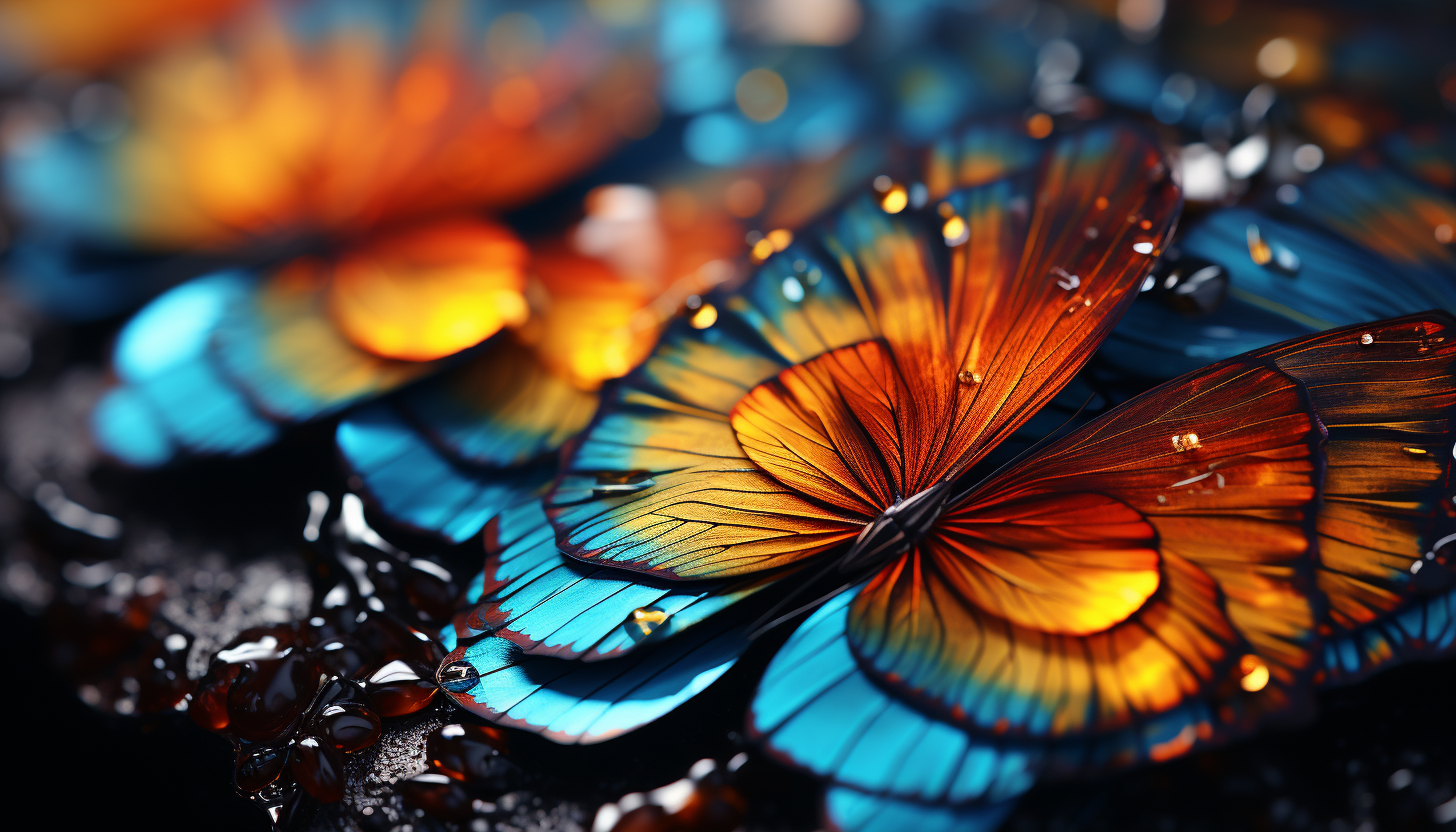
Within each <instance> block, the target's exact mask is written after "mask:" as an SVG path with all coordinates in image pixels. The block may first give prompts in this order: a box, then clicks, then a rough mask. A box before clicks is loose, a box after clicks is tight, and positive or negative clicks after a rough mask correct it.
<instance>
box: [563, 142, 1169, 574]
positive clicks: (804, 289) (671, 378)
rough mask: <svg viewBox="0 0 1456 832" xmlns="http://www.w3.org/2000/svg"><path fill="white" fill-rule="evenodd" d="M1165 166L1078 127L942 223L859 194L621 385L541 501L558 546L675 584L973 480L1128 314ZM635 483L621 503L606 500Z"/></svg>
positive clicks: (1153, 246) (1148, 247) (1156, 226)
mask: <svg viewBox="0 0 1456 832" xmlns="http://www.w3.org/2000/svg"><path fill="white" fill-rule="evenodd" d="M1163 164H1164V163H1163V162H1162V160H1161V156H1160V154H1159V153H1158V152H1157V149H1156V148H1155V147H1154V146H1152V145H1151V144H1150V143H1148V142H1147V141H1145V140H1144V139H1143V138H1141V137H1140V136H1139V135H1138V134H1135V133H1130V132H1127V131H1121V130H1104V131H1095V132H1091V133H1088V134H1085V135H1082V136H1078V137H1074V138H1068V139H1065V140H1063V141H1062V142H1061V143H1060V144H1059V145H1057V147H1056V149H1055V150H1054V151H1053V152H1051V153H1049V154H1048V156H1047V158H1046V160H1045V161H1044V162H1043V164H1042V165H1041V167H1040V168H1039V170H1038V171H1037V172H1036V173H1035V174H1028V175H1027V176H1026V177H1024V178H1022V179H1019V180H1015V181H1003V182H998V183H995V184H992V185H989V186H986V187H985V188H980V189H973V190H969V191H963V192H958V193H956V194H953V195H952V196H951V197H950V198H949V199H947V200H946V201H945V203H944V204H945V207H944V209H935V210H926V211H924V212H920V213H915V212H904V211H903V210H901V209H902V208H903V206H900V207H898V208H896V206H889V207H891V208H896V213H886V210H887V208H886V207H884V206H882V205H880V204H879V203H878V202H876V201H873V200H870V199H867V198H866V199H862V200H860V201H858V202H856V203H854V204H852V205H851V206H850V207H849V208H848V209H846V210H845V211H844V212H843V213H842V214H840V215H839V216H838V217H836V218H834V219H833V220H831V221H830V222H829V223H827V225H825V226H824V227H823V228H821V229H820V230H818V231H817V232H816V233H814V234H813V235H803V236H804V237H805V238H804V239H801V240H799V241H795V242H794V243H793V244H792V245H789V246H788V247H786V248H785V249H784V251H782V252H781V253H780V254H778V255H776V256H775V257H773V258H771V259H770V260H769V261H768V262H767V263H765V265H764V267H763V268H762V269H761V270H760V271H759V272H758V273H757V274H756V275H755V276H754V278H753V279H752V280H751V281H750V282H749V284H747V285H746V286H745V287H743V290H742V292H741V293H740V294H739V295H738V296H737V297H731V298H727V299H722V300H721V301H719V302H717V305H716V306H715V307H714V308H713V309H712V310H711V313H712V315H711V318H709V317H707V316H700V315H696V314H695V315H694V316H693V318H692V321H691V322H683V323H680V324H679V325H677V326H676V327H674V328H673V329H672V330H671V331H670V332H669V333H668V335H667V336H666V338H665V339H664V342H663V344H662V345H661V346H659V348H658V350H657V351H656V352H655V353H654V355H653V356H652V357H651V358H649V360H648V361H647V362H646V364H645V365H644V366H643V368H642V369H641V370H639V371H638V372H637V373H636V374H634V375H633V376H631V377H629V378H628V379H627V381H626V383H625V384H623V385H622V386H621V387H619V388H618V390H617V391H616V393H615V395H614V397H613V398H612V399H611V400H609V402H608V404H607V406H606V407H605V408H604V409H603V411H602V412H601V413H600V414H599V415H598V417H597V420H596V421H595V422H594V424H593V425H592V427H590V428H589V429H588V431H587V432H586V434H585V438H584V440H583V442H582V445H581V447H580V449H579V450H578V451H577V453H576V454H575V456H574V457H573V459H572V460H571V462H570V464H569V467H568V470H567V472H566V473H565V475H564V476H563V478H562V480H561V482H560V484H559V485H558V487H557V489H556V490H555V492H553V494H552V495H551V496H550V497H549V498H548V514H549V515H550V516H551V518H552V522H553V523H554V524H555V525H556V527H557V529H558V534H559V538H560V543H561V545H562V547H563V549H564V550H565V551H566V552H568V553H569V554H572V555H574V556H576V557H579V558H584V559H600V560H601V561H602V562H604V563H610V564H614V565H617V566H621V567H625V568H629V569H634V570H638V571H643V572H649V573H656V574H662V575H665V576H671V577H705V576H709V575H715V576H722V575H731V574H738V573H741V572H745V571H752V570H758V569H766V568H770V567H773V566H777V565H782V564H784V563H789V562H793V561H795V560H799V559H802V558H803V557H806V556H808V555H811V554H813V553H815V552H818V551H822V550H824V549H825V548H828V547H829V546H833V545H835V544H837V543H840V542H842V541H844V540H845V539H847V538H848V537H851V536H853V535H854V534H855V533H857V532H858V527H859V526H860V525H861V524H863V523H864V522H866V521H867V520H868V519H869V518H870V517H873V516H874V515H875V514H877V513H878V511H879V509H882V508H884V507H886V506H887V505H888V504H889V501H891V500H892V499H893V493H892V492H895V491H898V493H899V494H902V495H908V494H911V493H915V491H917V490H920V489H923V488H924V487H927V486H929V485H931V484H933V483H934V482H935V481H938V480H939V479H941V478H944V477H945V476H947V475H949V474H951V473H952V472H954V471H957V470H960V469H963V468H964V467H966V466H968V465H970V464H972V463H973V462H974V461H975V460H976V459H979V458H980V457H981V456H984V454H985V453H986V452H988V451H989V449H990V448H992V447H994V446H995V445H996V444H997V443H998V442H999V441H1000V440H1001V439H1003V438H1005V437H1006V436H1009V435H1010V434H1011V433H1013V432H1014V431H1015V430H1016V428H1017V427H1019V426H1020V425H1021V424H1022V423H1023V422H1024V421H1025V420H1026V419H1027V418H1028V417H1029V416H1030V415H1031V414H1032V413H1033V412H1035V410H1036V409H1037V408H1038V407H1039V406H1040V405H1042V404H1044V403H1045V402H1046V401H1048V400H1049V399H1050V398H1051V397H1052V396H1053V395H1054V394H1055V393H1056V392H1057V390H1059V389H1060V388H1061V387H1062V386H1064V385H1065V384H1066V382H1067V381H1068V380H1070V378H1071V376H1072V375H1073V374H1074V373H1075V372H1076V370H1077V369H1078V368H1079V367H1080V366H1081V364H1082V363H1083V362H1084V361H1085V360H1086V358H1087V356H1088V354H1089V353H1090V351H1091V349H1092V348H1093V347H1094V346H1095V344H1096V343H1097V342H1098V341H1099V340H1100V339H1101V338H1102V336H1103V335H1105V333H1106V330H1107V329H1108V328H1109V327H1110V321H1111V320H1112V319H1113V318H1115V315H1116V311H1117V310H1118V309H1120V308H1121V307H1122V305H1123V304H1125V303H1126V302H1128V301H1129V300H1130V299H1131V297H1132V292H1133V290H1134V289H1135V287H1136V284H1137V282H1138V281H1139V280H1140V279H1141V276H1142V273H1143V272H1144V271H1145V270H1146V269H1147V268H1148V267H1149V265H1150V264H1151V258H1152V257H1153V256H1154V254H1155V252H1157V251H1158V250H1159V249H1160V247H1161V245H1162V240H1163V239H1164V237H1165V236H1166V234H1167V233H1168V232H1169V231H1170V229H1171V225H1172V223H1173V220H1174V218H1175V217H1176V215H1177V211H1178V208H1179V198H1178V191H1177V187H1176V186H1175V185H1173V183H1172V182H1171V181H1170V180H1169V179H1168V177H1167V175H1166V168H1165V167H1163ZM941 210H944V212H945V215H944V216H942V214H941V213H940V211H941ZM694 324H697V326H696V327H695V326H694ZM794 365H802V366H794ZM846 373H848V374H858V375H860V376H862V377H863V383H862V384H860V385H859V387H858V388H857V389H856V390H855V391H853V393H849V392H846V390H847V385H846V387H845V388H844V389H841V388H840V387H839V386H838V385H839V384H840V381H841V380H842V379H844V378H845V376H846ZM765 382H767V384H766V385H765V386H764V387H761V388H759V389H758V390H755V389H754V388H755V387H756V386H758V385H760V384H763V383H765ZM847 397H850V398H847ZM851 398H852V399H853V400H852V401H851V400H850V399H851ZM826 420H827V421H826ZM876 443H879V444H876ZM871 445H873V447H871ZM801 454H805V455H806V456H800V455H801ZM877 460H878V461H877ZM851 471H852V472H853V473H854V476H853V477H846V476H845V474H846V472H851ZM628 474H631V475H634V476H637V477H638V478H639V479H638V482H640V483H642V484H643V487H640V488H638V489H636V490H635V491H634V492H633V493H632V494H631V496H617V495H618V494H621V493H622V492H621V491H611V490H609V489H602V488H600V486H602V485H611V484H612V483H611V482H610V479H611V478H612V477H614V476H616V477H621V476H624V475H628ZM867 478H868V479H869V480H876V478H878V480H876V481H875V482H868V481H866V480H867ZM854 483H859V484H860V485H863V486H864V488H863V489H861V490H860V491H859V492H855V491H854V485H853V484H854ZM800 495H809V496H811V497H813V498H815V501H812V502H811V501H809V500H805V499H804V498H803V497H802V496H800ZM760 497H764V498H766V499H760Z"/></svg>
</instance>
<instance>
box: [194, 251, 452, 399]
mask: <svg viewBox="0 0 1456 832" xmlns="http://www.w3.org/2000/svg"><path fill="white" fill-rule="evenodd" d="M326 285H327V266H326V265H324V264H322V263H320V262H317V261H313V260H309V259H300V260H295V261H293V262H292V263H289V264H287V265H285V266H284V267H282V268H280V269H279V270H277V271H276V272H275V273H273V274H270V275H269V276H268V277H267V278H265V279H264V280H262V281H260V282H259V284H258V285H257V289H256V290H255V291H253V292H250V293H248V294H247V295H246V296H244V297H242V298H239V299H238V300H237V301H236V302H235V303H233V304H231V305H230V306H229V307H228V309H227V313H226V314H225V315H224V316H223V319H222V320H221V321H220V322H219V323H218V327H217V334H216V337H215V338H214V340H213V344H212V346H213V351H214V354H215V355H216V358H217V360H218V362H219V365H220V366H221V367H222V369H223V371H224V372H226V373H227V375H228V377H229V378H230V379H232V381H233V383H234V384H235V385H237V387H238V388H239V389H241V390H242V391H243V392H244V393H245V394H246V395H247V396H248V399H249V400H250V401H251V402H253V403H254V405H255V406H256V407H258V409H259V410H261V411H263V412H264V413H265V414H267V415H269V416H270V417H272V418H274V419H276V420H278V421H280V422H303V421H308V420H310V419H315V418H319V417H322V416H327V415H330V414H333V413H337V412H339V411H340V410H343V409H345V408H347V407H349V406H350V405H353V404H357V403H359V402H361V401H364V400H367V399H370V398H374V397H375V396H379V395H382V394H384V393H388V392H390V391H391V390H394V389H396V388H398V387H401V386H403V385H405V384H408V383H409V382H411V381H415V380H417V379H419V378H421V377H422V376H425V375H428V374H429V373H432V372H435V371H437V370H439V369H441V368H442V367H443V366H444V364H443V363H442V362H440V361H399V360H395V359H389V358H381V357H379V356H376V355H372V354H370V353H367V352H365V351H363V350H362V349H360V348H358V347H356V346H354V345H353V344H352V343H350V342H349V341H348V340H347V339H346V338H345V337H344V335H343V334H342V333H341V332H340V331H339V330H338V328H337V327H335V326H334V324H333V321H332V320H331V319H330V318H329V316H328V314H327V312H326V310H325V308H324V304H325V302H324V291H325V286H326Z"/></svg>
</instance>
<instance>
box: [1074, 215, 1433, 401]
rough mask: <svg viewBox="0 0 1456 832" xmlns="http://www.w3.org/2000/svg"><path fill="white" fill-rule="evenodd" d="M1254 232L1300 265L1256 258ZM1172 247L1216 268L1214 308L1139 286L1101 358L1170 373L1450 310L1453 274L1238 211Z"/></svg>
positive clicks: (1214, 218)
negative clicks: (1340, 330)
mask: <svg viewBox="0 0 1456 832" xmlns="http://www.w3.org/2000/svg"><path fill="white" fill-rule="evenodd" d="M1251 239H1254V240H1258V241H1262V242H1263V243H1264V244H1265V245H1268V246H1270V247H1272V249H1273V250H1274V251H1283V252H1289V253H1292V254H1293V255H1294V257H1295V258H1296V259H1297V262H1298V267H1297V269H1295V270H1293V271H1292V272H1291V271H1290V270H1288V269H1286V268H1281V267H1280V265H1279V261H1278V259H1277V258H1275V257H1273V255H1272V254H1271V255H1269V256H1270V257H1271V258H1272V259H1267V260H1266V261H1265V262H1264V263H1262V264H1261V263H1259V262H1257V261H1256V260H1255V258H1254V256H1253V255H1252V254H1251V251H1250V240H1251ZM1178 249H1179V251H1180V252H1181V254H1182V256H1183V257H1184V258H1189V259H1190V260H1192V259H1197V260H1206V261H1208V262H1210V263H1212V264H1215V265H1218V266H1222V267H1223V269H1224V270H1225V272H1226V274H1227V276H1228V280H1229V288H1228V295H1227V296H1226V297H1225V299H1224V301H1223V303H1222V304H1221V305H1220V306H1219V308H1218V309H1216V310H1214V311H1213V312H1210V313H1208V314H1204V315H1196V316H1192V317H1190V316H1187V315H1184V314H1181V313H1179V312H1176V311H1174V310H1173V309H1171V308H1169V307H1168V306H1167V305H1165V304H1163V303H1161V302H1160V300H1159V296H1160V293H1158V292H1153V291H1149V292H1145V293H1144V294H1143V296H1142V297H1140V298H1139V299H1138V302H1136V303H1134V304H1133V305H1132V307H1131V308H1130V309H1129V310H1128V313H1127V315H1126V316H1125V317H1124V318H1123V319H1122V321H1121V322H1120V323H1119V324H1118V326H1117V329H1115V330H1114V331H1113V334H1112V336H1111V337H1110V338H1109V339H1108V340H1107V342H1106V343H1105V344H1104V345H1103V348H1102V355H1103V357H1104V358H1106V359H1108V360H1110V361H1111V362H1112V363H1114V364H1116V365H1117V366H1119V367H1122V368H1124V369H1127V370H1129V371H1131V372H1135V373H1137V374H1139V375H1144V376H1151V377H1156V378H1171V377H1173V376H1177V375H1181V374H1183V373H1185V372H1189V371H1191V370H1194V369H1196V368H1198V367H1201V366H1203V365H1205V364H1209V363H1212V362H1213V361H1219V360H1222V359H1225V358H1231V357H1233V356H1235V355H1238V354H1240V353H1244V352H1248V351H1250V350H1254V349H1258V348H1259V347H1263V346H1267V345H1269V344H1272V343H1277V342H1279V341H1284V340H1287V339H1290V338H1295V337H1298V336H1301V335H1307V334H1309V333H1312V332H1319V331H1321V330H1325V329H1329V328H1331V327H1335V326H1344V325H1347V324H1353V323H1359V322H1361V321H1372V320H1379V319H1381V318H1389V317H1394V316H1397V315H1404V314H1409V313H1412V312H1421V311H1425V310H1427V309H1433V308H1437V309H1439V308H1447V309H1450V308H1456V280H1452V279H1449V278H1448V279H1446V280H1432V279H1431V277H1430V275H1428V274H1425V273H1424V272H1421V271H1411V270H1407V269H1404V268H1402V267H1400V266H1399V265H1398V264H1395V263H1392V262H1389V261H1386V260H1384V259H1382V258H1381V257H1378V256H1376V255H1374V254H1372V253H1371V252H1370V251H1367V250H1365V249H1363V248H1361V247H1358V246H1355V245H1351V244H1350V243H1348V242H1346V241H1344V240H1342V239H1340V238H1338V237H1336V236H1334V235H1332V234H1330V233H1328V232H1326V231H1322V230H1319V229H1315V228H1310V227H1308V226H1301V225H1299V224H1297V223H1293V222H1289V221H1286V220H1281V219H1277V218H1275V217H1272V216H1269V215H1268V214H1263V213H1259V212H1256V211H1250V210H1248V209H1245V208H1228V209H1224V210H1220V211H1216V212H1214V213H1212V214H1210V215H1209V216H1207V217H1206V218H1204V219H1203V220H1202V221H1201V222H1199V223H1198V224H1196V225H1194V226H1193V227H1192V228H1190V229H1189V230H1188V231H1187V233H1185V234H1184V235H1183V236H1182V237H1181V238H1180V240H1179V241H1178ZM1260 259H1263V257H1262V256H1261V258H1260Z"/></svg>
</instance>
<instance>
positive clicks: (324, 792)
mask: <svg viewBox="0 0 1456 832" xmlns="http://www.w3.org/2000/svg"><path fill="white" fill-rule="evenodd" d="M292 756H293V760H292V766H291V768H292V771H293V777H294V779H296V780H297V781H298V784H299V785H300V786H302V787H303V788H305V789H307V790H308V793H309V794H311V795H313V796H314V797H315V798H317V799H318V800H319V802H321V803H334V802H337V801H339V800H342V799H343V798H344V754H343V752H342V751H340V750H339V749H337V748H335V747H334V746H333V745H331V744H330V743H328V742H325V741H321V740H320V739H319V738H317V737H304V738H303V739H302V740H299V741H298V743H296V744H295V745H294V747H293V755H292Z"/></svg>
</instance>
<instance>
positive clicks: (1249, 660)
mask: <svg viewBox="0 0 1456 832" xmlns="http://www.w3.org/2000/svg"><path fill="white" fill-rule="evenodd" d="M1239 674H1240V676H1241V678H1240V679H1239V687H1241V688H1243V689H1244V690H1246V691H1248V692H1249V693H1256V692H1258V691H1261V690H1263V689H1264V687H1265V686H1266V685H1268V684H1269V666H1268V665H1267V664H1264V660H1263V659H1260V658H1259V657H1258V656H1255V655H1253V654H1252V653H1250V654H1247V655H1245V656H1244V657H1243V658H1241V659H1239Z"/></svg>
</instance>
